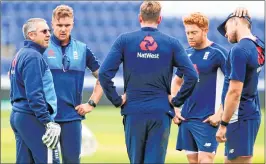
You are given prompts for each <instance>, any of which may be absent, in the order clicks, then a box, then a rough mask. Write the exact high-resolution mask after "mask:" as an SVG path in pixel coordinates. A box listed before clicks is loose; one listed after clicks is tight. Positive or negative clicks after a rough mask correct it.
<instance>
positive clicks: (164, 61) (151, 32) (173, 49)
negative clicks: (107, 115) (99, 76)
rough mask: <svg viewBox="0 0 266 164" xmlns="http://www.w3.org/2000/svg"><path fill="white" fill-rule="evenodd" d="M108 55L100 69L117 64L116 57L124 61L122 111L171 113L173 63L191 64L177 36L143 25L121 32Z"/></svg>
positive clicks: (187, 65) (175, 64)
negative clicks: (125, 96) (169, 97)
mask: <svg viewBox="0 0 266 164" xmlns="http://www.w3.org/2000/svg"><path fill="white" fill-rule="evenodd" d="M121 54H122V56H121ZM116 55H117V56H116ZM109 56H110V57H113V59H111V58H108V57H109ZM109 56H108V57H107V59H106V60H105V62H104V63H103V65H102V70H104V69H106V68H105V67H106V65H107V63H110V65H109V64H108V66H111V67H113V68H115V67H116V64H120V63H115V64H114V61H115V60H116V59H114V58H116V57H117V58H119V59H120V60H121V61H123V68H124V83H125V85H124V89H125V92H126V94H127V102H126V103H125V104H124V106H123V110H122V114H130V113H158V112H159V113H161V112H164V113H165V112H166V113H169V114H170V115H174V112H173V109H172V108H171V106H170V103H169V100H168V95H170V88H171V86H170V84H171V80H172V73H173V66H178V64H180V67H181V69H182V68H183V67H188V68H190V67H189V66H191V65H190V64H191V62H190V63H189V64H187V61H185V60H187V59H188V58H187V55H186V53H185V51H184V50H183V47H182V46H181V45H180V43H179V42H178V41H177V39H174V38H172V37H170V36H168V35H165V34H163V33H161V32H159V31H158V30H157V29H156V28H151V27H144V28H141V30H138V31H135V32H131V33H126V34H123V35H121V36H120V37H119V38H118V40H117V41H116V43H115V44H114V46H113V48H112V49H111V52H110V53H109ZM183 60H184V61H183ZM111 63H112V65H111ZM181 63H182V64H181ZM191 71H194V70H191ZM195 76H196V75H195Z"/></svg>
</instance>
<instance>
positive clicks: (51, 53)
mask: <svg viewBox="0 0 266 164" xmlns="http://www.w3.org/2000/svg"><path fill="white" fill-rule="evenodd" d="M47 54H48V57H47V58H56V57H55V53H54V50H52V49H50V50H48V53H47Z"/></svg>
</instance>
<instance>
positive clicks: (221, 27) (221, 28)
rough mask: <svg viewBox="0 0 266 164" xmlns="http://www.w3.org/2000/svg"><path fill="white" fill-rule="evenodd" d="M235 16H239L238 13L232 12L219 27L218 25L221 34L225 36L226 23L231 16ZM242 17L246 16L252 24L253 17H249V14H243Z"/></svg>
mask: <svg viewBox="0 0 266 164" xmlns="http://www.w3.org/2000/svg"><path fill="white" fill-rule="evenodd" d="M233 17H238V16H236V15H234V13H231V14H230V15H228V17H227V18H226V19H225V20H224V21H223V23H222V24H220V25H219V26H218V27H217V30H218V31H219V32H220V34H221V35H222V36H225V34H226V31H225V28H224V27H225V24H226V22H227V21H228V20H229V19H230V18H233ZM241 18H245V19H246V20H247V21H248V22H249V23H250V24H252V22H251V19H250V18H249V17H248V16H242V17H241Z"/></svg>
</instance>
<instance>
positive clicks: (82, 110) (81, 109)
mask: <svg viewBox="0 0 266 164" xmlns="http://www.w3.org/2000/svg"><path fill="white" fill-rule="evenodd" d="M93 109H94V107H93V106H91V105H89V104H88V103H85V104H80V105H78V106H76V107H75V110H76V111H77V112H78V114H79V115H81V116H85V114H87V113H90V112H91V111H92V110H93Z"/></svg>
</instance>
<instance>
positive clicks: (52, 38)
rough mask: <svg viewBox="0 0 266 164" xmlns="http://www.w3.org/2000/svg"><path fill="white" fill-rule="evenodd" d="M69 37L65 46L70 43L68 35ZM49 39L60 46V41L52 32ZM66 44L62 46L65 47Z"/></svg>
mask: <svg viewBox="0 0 266 164" xmlns="http://www.w3.org/2000/svg"><path fill="white" fill-rule="evenodd" d="M69 37H70V38H69V43H68V44H67V45H66V46H68V45H69V44H70V43H71V36H69ZM50 39H51V41H52V42H54V43H55V44H56V45H58V46H61V41H60V40H59V39H58V38H57V37H56V36H55V35H54V34H52V35H51V38H50ZM66 46H64V47H66Z"/></svg>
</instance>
